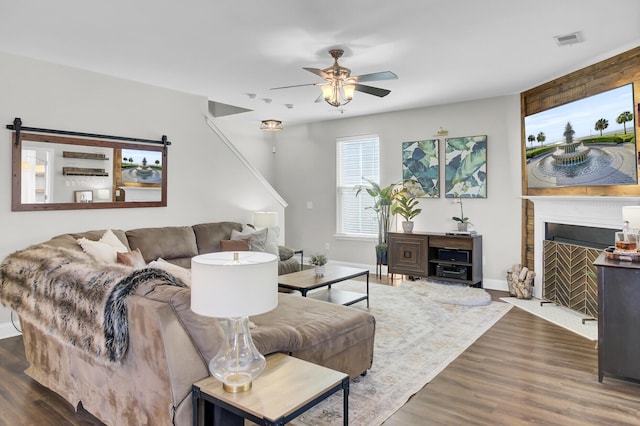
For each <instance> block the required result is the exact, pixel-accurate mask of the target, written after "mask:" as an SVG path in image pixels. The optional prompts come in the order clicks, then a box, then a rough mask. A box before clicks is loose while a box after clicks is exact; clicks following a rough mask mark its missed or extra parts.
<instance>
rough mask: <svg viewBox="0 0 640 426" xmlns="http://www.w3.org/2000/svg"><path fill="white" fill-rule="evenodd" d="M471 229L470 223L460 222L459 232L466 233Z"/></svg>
mask: <svg viewBox="0 0 640 426" xmlns="http://www.w3.org/2000/svg"><path fill="white" fill-rule="evenodd" d="M468 227H469V222H458V231H464V232H466V231H467V229H468Z"/></svg>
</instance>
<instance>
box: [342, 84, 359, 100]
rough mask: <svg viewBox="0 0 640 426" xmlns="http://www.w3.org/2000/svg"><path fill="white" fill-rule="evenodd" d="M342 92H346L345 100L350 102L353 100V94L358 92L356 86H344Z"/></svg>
mask: <svg viewBox="0 0 640 426" xmlns="http://www.w3.org/2000/svg"><path fill="white" fill-rule="evenodd" d="M342 90H343V91H344V99H345V100H346V101H347V102H348V101H350V100H351V99H353V93H354V92H355V90H356V85H355V84H345V85H344V86H342Z"/></svg>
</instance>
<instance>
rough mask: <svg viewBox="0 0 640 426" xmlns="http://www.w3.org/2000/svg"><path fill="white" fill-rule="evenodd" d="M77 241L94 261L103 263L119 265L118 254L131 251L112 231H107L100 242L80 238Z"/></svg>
mask: <svg viewBox="0 0 640 426" xmlns="http://www.w3.org/2000/svg"><path fill="white" fill-rule="evenodd" d="M77 241H78V244H80V246H81V247H82V250H84V252H85V253H87V254H89V255H91V256H93V258H94V259H96V260H97V261H98V262H102V263H117V261H118V258H117V253H119V252H120V253H126V252H128V251H129V249H128V248H127V247H126V246H125V245H124V244H122V241H120V240H119V239H118V237H116V234H114V233H113V231H111V230H110V229H108V230H106V231H105V232H104V234H102V237H101V238H100V239H99V240H98V241H93V240H89V239H87V238H79V239H78V240H77Z"/></svg>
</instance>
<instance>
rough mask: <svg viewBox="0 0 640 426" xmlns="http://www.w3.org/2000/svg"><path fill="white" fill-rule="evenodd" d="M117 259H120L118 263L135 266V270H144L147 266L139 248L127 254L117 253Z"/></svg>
mask: <svg viewBox="0 0 640 426" xmlns="http://www.w3.org/2000/svg"><path fill="white" fill-rule="evenodd" d="M116 257H117V259H118V263H122V264H123V265H128V266H133V267H134V268H135V269H142V268H144V267H146V266H147V264H146V263H145V261H144V258H143V257H142V253H141V252H140V249H139V248H137V249H135V250H133V251H129V252H126V253H117V254H116Z"/></svg>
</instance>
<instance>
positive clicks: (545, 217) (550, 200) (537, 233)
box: [525, 196, 640, 299]
mask: <svg viewBox="0 0 640 426" xmlns="http://www.w3.org/2000/svg"><path fill="white" fill-rule="evenodd" d="M525 198H527V199H528V200H531V201H532V202H533V204H534V270H535V271H536V278H535V285H534V289H533V295H534V297H536V298H539V299H542V298H543V287H544V245H545V240H546V238H547V229H548V226H547V224H561V225H575V226H579V227H588V228H600V230H599V231H598V232H597V233H598V234H600V235H603V236H605V240H601V238H598V241H597V243H598V244H599V245H598V246H597V247H589V248H591V249H593V250H597V252H598V253H599V252H601V250H602V248H603V247H604V246H605V244H606V245H613V239H614V232H615V231H616V230H619V229H620V228H621V227H622V207H623V206H629V205H639V204H640V198H637V197H560V196H558V197H556V196H531V197H529V196H528V197H525ZM568 229H573V228H568ZM607 233H609V234H610V240H608V241H611V244H608V243H607V241H606V234H607ZM581 239H584V236H580V235H579V236H578V237H575V235H574V234H571V233H569V234H566V233H562V234H561V236H558V237H557V238H556V241H558V242H561V243H565V244H572V243H575V242H576V241H577V240H581ZM586 262H589V260H586Z"/></svg>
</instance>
